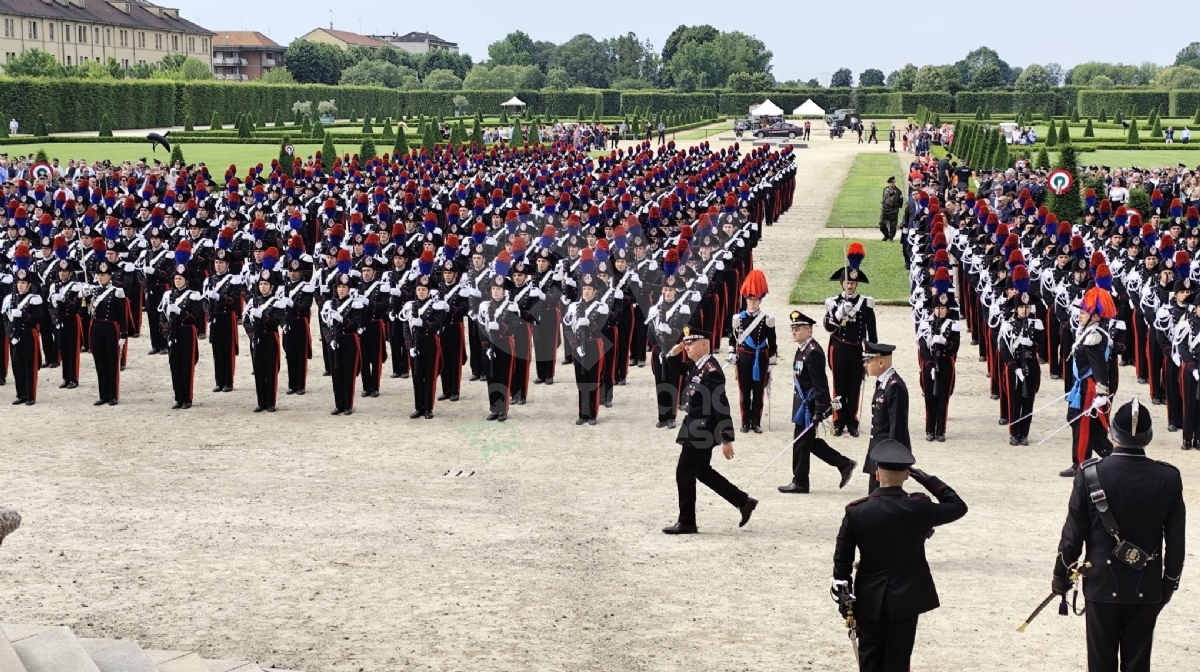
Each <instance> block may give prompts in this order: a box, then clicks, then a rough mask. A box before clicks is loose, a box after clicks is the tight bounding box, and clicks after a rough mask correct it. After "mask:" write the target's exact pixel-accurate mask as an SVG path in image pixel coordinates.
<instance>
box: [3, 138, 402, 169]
mask: <svg viewBox="0 0 1200 672" xmlns="http://www.w3.org/2000/svg"><path fill="white" fill-rule="evenodd" d="M359 146H360V143H357V142H356V143H352V144H351V143H340V144H338V145H337V149H338V152H339V153H345V152H350V153H351V154H354V153H357V152H358V150H359ZM180 147H181V148H182V150H183V158H184V160H186V161H187V162H188V163H200V162H203V163H206V164H208V165H209V166H217V167H220V168H221V169H222V170H223V169H224V168H225V167H227V166H228V165H229V164H231V163H232V164H234V165H236V166H237V167H238V170H239V171H242V170H244V169H245V167H246V166H251V165H254V164H257V163H260V162H261V163H262V164H263V165H270V163H271V159H274V158H278V157H279V148H278V147H276V146H275V145H221V144H201V143H195V144H189V143H180ZM295 147H296V152H297V153H298V155H299V156H300V158H302V159H303V158H307V157H308V156H309V155H311V154H313V153H315V152H317V151H318V150H320V149H321V145H319V144H311V145H307V144H306V145H296V146H295ZM41 148H42V149H45V150H46V156H48V157H49V158H51V159H53V158H58V159H59V161H60V162H61V163H64V164H65V163H66V162H67V160H68V159H86V160H87V161H88V162H89V163H90V162H92V161H100V160H104V159H108V160H109V161H112V162H113V163H119V162H121V161H132V160H136V159H140V158H146V159H147V160H153V159H154V158H157V159H159V160H160V161H166V160H167V159H169V158H170V154H169V153H168V152H165V151H163V150H162V149H161V148H160V149H159V150H158V152H157V153H156V154H151V153H150V143H149V142H147V143H145V144H141V143H133V144H130V143H100V142H71V143H52V144H47V145H45V146H44V147H41ZM38 149H39V146H38V145H15V146H12V147H8V148H5V147H4V145H3V144H2V143H0V153H7V154H9V155H10V157H14V158H15V157H18V156H23V155H29V156H32V155H35V154H37V151H38ZM377 149H378V151H379V152H380V153H382V152H384V151H387V150H388V149H390V148H387V147H380V146H378V145H377Z"/></svg>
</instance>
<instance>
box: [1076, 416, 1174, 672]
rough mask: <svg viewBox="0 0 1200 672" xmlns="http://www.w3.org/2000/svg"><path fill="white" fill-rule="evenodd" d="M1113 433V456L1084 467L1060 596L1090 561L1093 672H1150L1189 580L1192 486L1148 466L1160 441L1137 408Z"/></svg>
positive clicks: (1167, 470) (1086, 586) (1118, 419)
mask: <svg viewBox="0 0 1200 672" xmlns="http://www.w3.org/2000/svg"><path fill="white" fill-rule="evenodd" d="M1111 431H1112V438H1113V442H1114V444H1115V445H1114V447H1113V452H1112V454H1111V455H1110V456H1108V457H1106V458H1095V459H1091V460H1088V461H1086V462H1084V463H1083V465H1082V469H1081V470H1080V472H1079V473H1078V474H1076V476H1075V483H1074V485H1073V487H1072V489H1071V501H1070V505H1069V507H1068V509H1067V522H1066V524H1064V525H1063V531H1062V538H1061V540H1060V541H1059V545H1058V558H1057V559H1056V561H1055V563H1054V580H1053V582H1052V588H1053V590H1054V592H1055V593H1057V594H1059V595H1066V593H1067V591H1068V590H1070V589H1071V582H1072V581H1071V578H1070V574H1071V570H1072V569H1074V568H1076V567H1078V564H1077V561H1078V559H1079V556H1080V553H1084V552H1085V555H1084V562H1083V565H1082V574H1083V596H1084V600H1085V605H1086V606H1085V615H1086V617H1087V652H1088V670H1089V672H1108V671H1109V670H1116V669H1118V667H1117V666H1118V659H1120V669H1121V670H1122V672H1149V670H1150V647H1151V644H1152V643H1153V640H1154V625H1155V621H1156V620H1157V619H1158V615H1159V613H1161V611H1162V608H1163V607H1165V606H1167V603H1168V602H1170V601H1171V596H1172V595H1173V594H1174V593H1175V591H1176V590H1177V589H1178V588H1179V578H1180V576H1181V574H1182V573H1183V559H1184V528H1185V522H1186V521H1185V517H1186V516H1185V511H1184V503H1183V480H1182V478H1180V475H1179V470H1178V469H1176V468H1175V467H1173V466H1171V465H1170V464H1167V463H1166V462H1158V461H1156V460H1151V459H1149V458H1148V457H1147V456H1146V446H1147V445H1149V444H1150V441H1151V439H1152V438H1153V437H1154V431H1153V426H1152V422H1151V419H1150V410H1149V409H1147V408H1146V407H1145V406H1142V405H1141V403H1140V402H1139V401H1138V400H1137V399H1136V398H1135V399H1133V400H1132V401H1130V402H1129V403H1127V404H1125V405H1124V406H1122V407H1120V408H1119V409H1117V412H1116V413H1115V414H1113V418H1112V423H1111ZM1164 540H1165V541H1166V545H1167V549H1166V552H1165V553H1164V552H1163V541H1164ZM1085 546H1086V549H1085Z"/></svg>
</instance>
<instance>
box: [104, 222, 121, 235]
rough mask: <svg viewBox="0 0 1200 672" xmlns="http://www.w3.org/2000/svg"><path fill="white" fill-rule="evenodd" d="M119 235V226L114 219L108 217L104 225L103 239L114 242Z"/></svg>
mask: <svg viewBox="0 0 1200 672" xmlns="http://www.w3.org/2000/svg"><path fill="white" fill-rule="evenodd" d="M120 235H121V225H120V223H119V222H117V218H116V217H109V218H108V221H107V222H105V223H104V237H105V238H107V239H109V240H116V239H117V237H118V236H120Z"/></svg>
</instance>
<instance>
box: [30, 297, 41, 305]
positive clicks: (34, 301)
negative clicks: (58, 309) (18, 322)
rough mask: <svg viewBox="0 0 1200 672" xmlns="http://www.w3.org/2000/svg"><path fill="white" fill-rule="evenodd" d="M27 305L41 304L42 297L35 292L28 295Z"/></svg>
mask: <svg viewBox="0 0 1200 672" xmlns="http://www.w3.org/2000/svg"><path fill="white" fill-rule="evenodd" d="M29 305H31V306H40V305H42V297H40V296H38V295H37V294H34V295H33V296H31V297H29Z"/></svg>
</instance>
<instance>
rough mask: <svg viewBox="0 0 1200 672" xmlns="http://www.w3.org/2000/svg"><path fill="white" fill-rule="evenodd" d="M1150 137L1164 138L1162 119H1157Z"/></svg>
mask: <svg viewBox="0 0 1200 672" xmlns="http://www.w3.org/2000/svg"><path fill="white" fill-rule="evenodd" d="M1150 137H1152V138H1161V137H1163V132H1162V120H1161V119H1158V118H1155V120H1154V127H1153V128H1151V129H1150Z"/></svg>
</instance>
